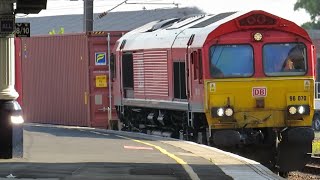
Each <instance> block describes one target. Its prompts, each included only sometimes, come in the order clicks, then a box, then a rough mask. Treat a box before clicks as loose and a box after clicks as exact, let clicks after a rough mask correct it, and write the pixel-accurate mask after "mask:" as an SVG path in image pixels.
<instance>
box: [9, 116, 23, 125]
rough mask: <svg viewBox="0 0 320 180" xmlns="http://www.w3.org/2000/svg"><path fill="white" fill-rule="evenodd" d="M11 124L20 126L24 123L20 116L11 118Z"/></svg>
mask: <svg viewBox="0 0 320 180" xmlns="http://www.w3.org/2000/svg"><path fill="white" fill-rule="evenodd" d="M11 123H13V124H22V123H24V120H23V117H22V116H11Z"/></svg>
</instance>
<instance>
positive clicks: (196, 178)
mask: <svg viewBox="0 0 320 180" xmlns="http://www.w3.org/2000/svg"><path fill="white" fill-rule="evenodd" d="M116 136H118V137H120V138H124V139H129V140H132V141H135V142H138V143H141V144H145V145H148V146H151V147H154V148H156V149H158V150H159V151H160V152H161V153H162V154H165V155H167V156H169V157H170V158H172V159H174V160H175V161H177V163H179V164H180V165H181V166H182V167H183V168H184V170H185V171H186V172H187V173H188V175H189V177H190V178H191V179H192V180H200V178H199V176H198V175H197V174H196V173H195V172H194V171H193V169H192V167H191V166H189V165H188V163H187V162H185V161H184V160H183V159H181V158H179V157H177V156H176V155H174V154H172V153H169V152H168V151H167V150H165V149H163V148H162V147H160V146H156V145H154V144H151V143H148V142H144V141H141V140H136V139H132V138H128V137H124V136H120V135H116Z"/></svg>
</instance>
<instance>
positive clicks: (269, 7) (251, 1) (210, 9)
mask: <svg viewBox="0 0 320 180" xmlns="http://www.w3.org/2000/svg"><path fill="white" fill-rule="evenodd" d="M47 1H48V3H47V9H46V10H42V11H41V12H40V13H39V14H37V15H23V14H18V15H17V17H34V16H55V15H64V14H82V13H83V0H78V1H76V0H74V1H70V0H47ZM123 1H124V0H94V13H101V12H104V11H108V10H110V9H112V8H113V7H115V6H116V5H117V4H120V3H121V2H123ZM296 1H297V0H128V1H127V2H128V3H166V4H158V5H149V4H123V5H121V6H119V7H118V8H116V9H114V10H113V12H115V11H134V10H142V9H148V10H149V9H156V8H173V7H176V5H174V4H173V3H175V4H178V7H198V8H199V9H201V10H203V11H204V12H206V13H210V14H217V13H221V12H228V11H242V10H264V11H267V12H269V13H272V14H275V15H277V16H280V17H282V18H285V19H288V20H290V21H293V22H295V23H297V24H298V25H301V24H303V23H305V22H307V21H310V16H309V14H308V13H306V11H305V10H303V9H302V10H298V11H294V10H293V7H294V4H295V2H296Z"/></svg>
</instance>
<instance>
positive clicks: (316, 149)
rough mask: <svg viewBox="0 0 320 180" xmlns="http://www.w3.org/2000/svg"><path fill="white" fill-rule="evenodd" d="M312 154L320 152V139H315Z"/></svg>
mask: <svg viewBox="0 0 320 180" xmlns="http://www.w3.org/2000/svg"><path fill="white" fill-rule="evenodd" d="M312 154H320V141H313V143H312Z"/></svg>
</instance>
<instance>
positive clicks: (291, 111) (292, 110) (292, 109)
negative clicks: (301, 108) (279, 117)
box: [289, 106, 297, 115]
mask: <svg viewBox="0 0 320 180" xmlns="http://www.w3.org/2000/svg"><path fill="white" fill-rule="evenodd" d="M289 113H290V114H292V115H294V114H296V113H297V108H296V107H294V106H291V107H290V108H289Z"/></svg>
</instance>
